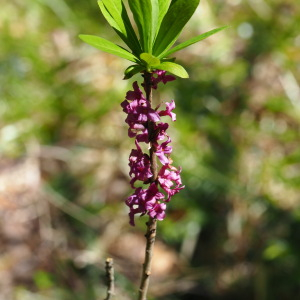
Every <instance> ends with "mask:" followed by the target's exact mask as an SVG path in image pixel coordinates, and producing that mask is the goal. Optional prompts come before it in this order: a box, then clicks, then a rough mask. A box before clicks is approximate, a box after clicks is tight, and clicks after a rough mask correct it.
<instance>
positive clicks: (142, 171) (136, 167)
mask: <svg viewBox="0 0 300 300" xmlns="http://www.w3.org/2000/svg"><path fill="white" fill-rule="evenodd" d="M135 144H136V147H137V149H132V150H131V153H130V156H129V167H130V172H129V175H130V177H132V179H131V180H130V184H131V186H132V188H134V183H135V182H136V181H137V180H141V181H146V180H147V179H149V178H151V177H152V173H151V170H150V158H149V156H148V155H147V154H144V153H143V152H142V150H141V147H140V146H139V144H138V142H137V141H135Z"/></svg>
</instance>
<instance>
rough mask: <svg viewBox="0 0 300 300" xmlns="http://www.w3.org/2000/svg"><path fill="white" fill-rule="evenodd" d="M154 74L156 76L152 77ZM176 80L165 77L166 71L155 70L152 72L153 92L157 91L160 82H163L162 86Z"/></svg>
mask: <svg viewBox="0 0 300 300" xmlns="http://www.w3.org/2000/svg"><path fill="white" fill-rule="evenodd" d="M154 74H155V75H156V76H154ZM175 79H176V78H175V77H174V76H172V75H166V71H162V70H156V71H154V72H153V75H152V88H154V89H155V90H156V89H157V85H158V84H159V83H160V82H163V84H166V83H167V82H169V81H173V80H175Z"/></svg>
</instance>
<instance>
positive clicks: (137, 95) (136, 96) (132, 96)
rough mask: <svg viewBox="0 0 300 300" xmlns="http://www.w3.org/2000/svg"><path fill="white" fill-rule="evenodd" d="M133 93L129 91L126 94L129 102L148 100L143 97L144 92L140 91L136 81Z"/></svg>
mask: <svg viewBox="0 0 300 300" xmlns="http://www.w3.org/2000/svg"><path fill="white" fill-rule="evenodd" d="M132 86H133V91H128V92H127V94H126V99H127V100H145V101H146V98H145V97H144V95H143V92H142V91H141V90H140V88H139V86H138V83H137V81H135V82H134V83H133V84H132Z"/></svg>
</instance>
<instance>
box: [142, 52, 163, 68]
mask: <svg viewBox="0 0 300 300" xmlns="http://www.w3.org/2000/svg"><path fill="white" fill-rule="evenodd" d="M140 59H141V60H142V61H143V62H144V63H145V64H146V66H147V67H148V68H151V67H153V66H156V65H159V64H160V60H159V59H158V58H157V57H155V56H153V55H152V54H150V53H142V54H141V55H140Z"/></svg>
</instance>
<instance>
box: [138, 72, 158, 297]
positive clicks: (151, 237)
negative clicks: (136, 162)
mask: <svg viewBox="0 0 300 300" xmlns="http://www.w3.org/2000/svg"><path fill="white" fill-rule="evenodd" d="M144 88H145V92H146V99H147V101H148V102H149V103H150V106H152V82H151V73H149V72H145V73H144ZM154 126H155V123H154V122H151V121H149V122H148V135H149V141H150V163H151V172H152V174H153V176H152V178H151V180H150V182H155V181H156V179H157V175H158V170H157V160H156V155H155V146H154V144H153V141H154V140H155V130H154ZM146 225H147V232H146V235H145V237H146V251H145V261H144V264H143V273H142V278H141V284H140V289H139V297H138V300H146V299H147V293H148V287H149V281H150V275H151V263H152V257H153V248H154V243H155V237H156V227H157V220H156V219H153V218H151V217H149V221H148V222H147V223H146Z"/></svg>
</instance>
